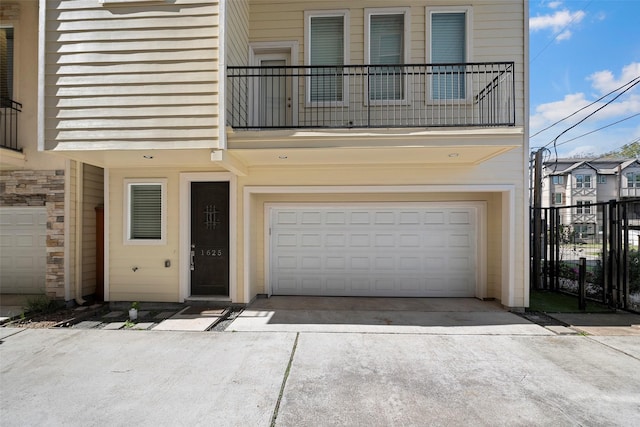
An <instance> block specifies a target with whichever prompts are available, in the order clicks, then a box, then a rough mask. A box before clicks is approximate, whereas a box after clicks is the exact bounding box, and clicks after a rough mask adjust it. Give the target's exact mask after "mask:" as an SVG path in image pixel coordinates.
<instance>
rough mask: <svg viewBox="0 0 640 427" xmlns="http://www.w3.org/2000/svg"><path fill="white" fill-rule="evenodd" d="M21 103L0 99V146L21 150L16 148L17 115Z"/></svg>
mask: <svg viewBox="0 0 640 427" xmlns="http://www.w3.org/2000/svg"><path fill="white" fill-rule="evenodd" d="M21 111H22V104H20V103H19V102H16V101H13V100H11V99H8V98H2V99H0V138H2V140H1V141H0V147H2V148H8V149H10V150H15V151H22V149H21V148H18V115H19V114H20V112H21Z"/></svg>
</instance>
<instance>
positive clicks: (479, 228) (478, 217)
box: [263, 201, 487, 299]
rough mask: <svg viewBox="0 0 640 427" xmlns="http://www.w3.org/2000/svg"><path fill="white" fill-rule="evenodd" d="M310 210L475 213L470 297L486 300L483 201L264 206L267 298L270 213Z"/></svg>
mask: <svg viewBox="0 0 640 427" xmlns="http://www.w3.org/2000/svg"><path fill="white" fill-rule="evenodd" d="M313 206H322V207H337V208H340V207H344V208H353V207H356V208H367V207H368V208H377V207H381V206H383V207H385V208H404V207H416V208H428V207H435V206H438V207H443V208H447V207H465V208H473V210H474V212H475V227H476V247H475V248H474V252H475V256H476V259H475V260H476V274H475V276H476V277H475V278H476V285H475V289H474V294H475V297H476V298H480V299H484V298H486V297H487V226H486V222H487V202H485V201H468V202H467V201H438V202H375V203H374V202H297V203H295V202H293V203H292V202H271V203H265V204H264V218H263V219H264V229H265V231H264V241H263V252H264V279H265V282H266V283H265V285H264V288H265V291H266V293H267V295H268V296H271V295H272V294H273V289H272V287H271V282H270V278H271V276H270V275H271V261H272V260H271V229H272V226H273V222H272V211H273V209H280V208H285V209H287V208H305V207H313Z"/></svg>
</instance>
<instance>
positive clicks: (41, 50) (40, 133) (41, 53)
mask: <svg viewBox="0 0 640 427" xmlns="http://www.w3.org/2000/svg"><path fill="white" fill-rule="evenodd" d="M38 15H39V16H38V105H37V106H36V109H37V110H36V111H37V113H36V117H37V118H36V122H37V138H36V139H37V146H38V151H44V150H45V148H46V147H45V140H44V139H45V136H44V135H45V131H44V126H45V108H44V106H45V104H46V98H45V73H46V69H45V59H46V34H47V31H46V30H47V29H46V22H47V0H40V3H39V11H38ZM65 247H66V245H65ZM65 258H66V257H65ZM65 276H66V274H65Z"/></svg>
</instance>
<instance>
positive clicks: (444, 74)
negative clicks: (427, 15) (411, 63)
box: [431, 12, 466, 99]
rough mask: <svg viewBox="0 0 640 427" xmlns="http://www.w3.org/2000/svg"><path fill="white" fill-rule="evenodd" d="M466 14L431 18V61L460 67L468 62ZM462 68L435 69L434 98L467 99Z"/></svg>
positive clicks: (448, 14)
mask: <svg viewBox="0 0 640 427" xmlns="http://www.w3.org/2000/svg"><path fill="white" fill-rule="evenodd" d="M465 23H466V16H465V13H461V12H455V13H434V14H432V15H431V62H432V63H434V64H460V63H464V62H465V60H466V47H465V46H466V28H465ZM465 92H466V90H465V74H464V67H463V66H446V67H445V66H442V67H434V78H433V99H462V98H465V96H466V95H465Z"/></svg>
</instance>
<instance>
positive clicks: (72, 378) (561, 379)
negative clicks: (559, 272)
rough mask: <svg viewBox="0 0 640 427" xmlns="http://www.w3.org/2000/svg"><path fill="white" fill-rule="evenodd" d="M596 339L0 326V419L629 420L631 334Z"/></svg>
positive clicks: (633, 385) (79, 422)
mask: <svg viewBox="0 0 640 427" xmlns="http://www.w3.org/2000/svg"><path fill="white" fill-rule="evenodd" d="M597 338H598V339H603V340H604V341H603V342H600V341H599V340H598V339H594V338H591V337H588V336H540V335H517V336H512V335H500V336H497V335H473V336H469V335H430V334H393V333H381V334H378V333H312V332H310V333H288V332H260V333H255V332H237V333H229V332H223V333H213V332H210V333H200V332H162V331H105V330H74V329H48V330H34V329H31V330H23V329H11V328H0V342H1V344H0V365H1V366H0V384H2V389H1V395H0V417H1V420H0V422H1V424H2V425H3V427H10V426H25V425H44V426H47V425H52V426H53V425H66V426H98V425H105V424H109V425H114V426H124V425H139V426H158V425H162V426H164V425H172V426H173V425H203V426H209V425H216V426H265V427H266V426H270V425H278V426H329V425H349V426H361V425H363V426H364V425H366V426H392V425H474V426H475V425H480V426H482V425H486V426H496V425H534V426H547V425H548V426H563V425H567V426H568V425H584V426H590V425H593V426H596V425H620V426H628V425H634V424H636V423H637V420H638V413H639V409H640V360H639V358H640V353H639V352H638V348H637V344H636V342H637V338H636V337H629V336H626V337H623V336H621V337H597ZM610 338H615V340H609V341H607V340H608V339H610ZM634 349H635V350H634ZM272 422H273V423H272Z"/></svg>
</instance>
